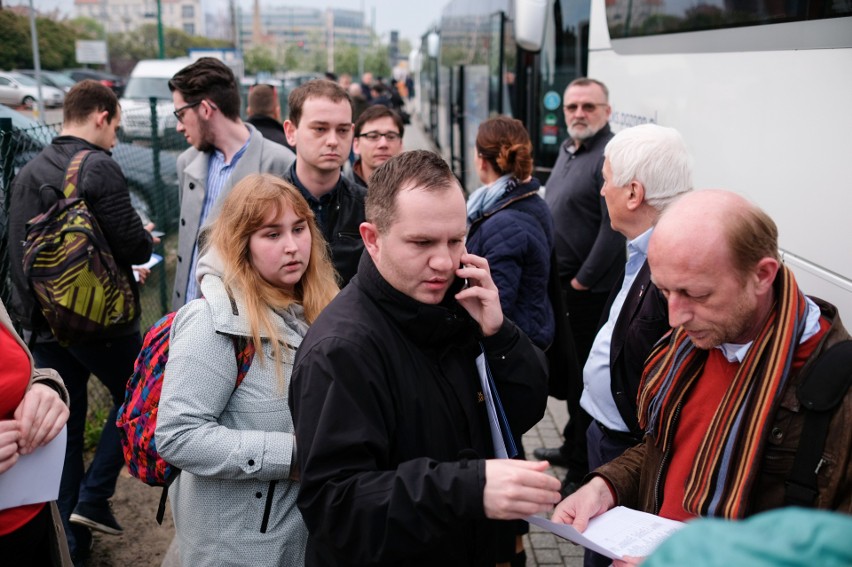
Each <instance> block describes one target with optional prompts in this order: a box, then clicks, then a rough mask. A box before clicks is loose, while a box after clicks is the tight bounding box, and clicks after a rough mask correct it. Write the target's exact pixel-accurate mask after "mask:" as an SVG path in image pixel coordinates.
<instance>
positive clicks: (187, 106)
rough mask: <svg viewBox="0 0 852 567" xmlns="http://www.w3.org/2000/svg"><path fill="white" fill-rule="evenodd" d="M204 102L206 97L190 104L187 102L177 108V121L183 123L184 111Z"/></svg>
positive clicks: (175, 113)
mask: <svg viewBox="0 0 852 567" xmlns="http://www.w3.org/2000/svg"><path fill="white" fill-rule="evenodd" d="M202 102H204V99H201V100H196V101H195V102H190V103H189V104H185V105H183V106H181V107H180V108H178V109H177V110H175V111H174V115H175V118H177V121H178V122H180V123H181V124H183V113H184V112H186V111H187V110H189V109H190V108H195V107H196V106H198V105H199V104H201V103H202Z"/></svg>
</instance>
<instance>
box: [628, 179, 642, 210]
mask: <svg viewBox="0 0 852 567" xmlns="http://www.w3.org/2000/svg"><path fill="white" fill-rule="evenodd" d="M644 202H645V186H644V185H642V183H640V182H639V181H636V180H633V181H631V182H630V197H629V198H628V199H627V208H628V209H629V210H631V211H635V210H636V209H638V208H639V206H640V205H641V204H642V203H644Z"/></svg>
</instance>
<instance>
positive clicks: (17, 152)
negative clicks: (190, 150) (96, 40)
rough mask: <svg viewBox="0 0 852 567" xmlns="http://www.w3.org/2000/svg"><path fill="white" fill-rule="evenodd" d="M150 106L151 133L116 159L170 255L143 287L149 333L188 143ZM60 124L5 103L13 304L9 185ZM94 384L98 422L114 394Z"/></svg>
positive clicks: (166, 306) (3, 188)
mask: <svg viewBox="0 0 852 567" xmlns="http://www.w3.org/2000/svg"><path fill="white" fill-rule="evenodd" d="M145 110H147V112H146V113H144V114H145V120H147V121H148V124H149V135H147V136H137V137H135V139H131V138H129V137H128V136H126V135H124V133H123V132H122V133H120V136H119V139H120V141H119V143H118V144H117V145H116V147H115V148H114V149H113V158H114V159H115V161H116V162H118V164H119V165H120V166H121V169H122V171H123V172H124V176H125V178H126V179H127V187H128V190H129V191H130V198H131V202H132V203H133V206H134V208H135V209H136V211H137V212H138V213H139V216H140V217H141V218H142V221H143V224H144V223H147V222H149V221H153V222H154V223H155V224H156V227H157V229H158V230H161V231H163V232H165V236H164V237H162V239H161V240H162V242H161V244H159V245H157V246H156V247H155V250H154V252H155V253H156V254H158V255H160V256H162V257H163V259H164V260H163V261H162V262H160V263H159V264H157V265H156V266H154V268H153V269H152V271H151V275H150V276H149V277H148V280H147V281H146V283H145V284H144V285H142V286H141V287H140V292H141V304H142V320H141V328H142V330H143V332H144V331H145V330H146V329H147V328H148V327H149V326H150V325H151V324H152V323H154V322H155V321H156V320H157V319H159V318H160V317H161V316H162V315H163V314H165V313H167V312H168V311H169V310H170V304H171V302H170V298H171V288H172V283H173V281H174V269H175V257H176V250H177V225H178V217H179V214H180V205H179V194H178V185H177V167H176V160H177V156H178V155H180V152H182V151H183V150H184V149H186V147H187V145H186V142H185V141H184V139H183V136H179V135H174V134H175V132H174V127H173V125H172V127H171V132H163V131H162V129H160V128H158V127H155V126H154V125H155V124H158V122H160V119H159V118H158V117H157V111H158V108H157V107H156V105H152V106H151V108H150V109H145ZM169 115H171V112H169ZM136 118H137V119H138V118H139V117H136ZM137 123H138V120H137ZM60 129H61V124H50V125H45V124H40V123H37V122H35V121H33V120H31V119H30V118H29V117H27V116H25V115H23V114H20V113H17V112H15V111H12V110H10V109H8V108H6V107H3V106H2V105H0V298H2V300H3V302H4V303H7V305H8V301H9V298H10V294H11V291H10V290H11V281H10V273H9V269H10V261H9V248H10V246H15V245H20V243H14V242H9V235H8V221H9V215H10V214H11V215H14V214H15V209H14V204H12V207H11V209H10V202H9V200H10V194H9V188H10V185H11V182H12V180H13V179H14V176H15V175H16V174H17V173H18V172H19V171H20V169H21V168H22V167H23V166H24V165H26V164H27V163H28V162H29V161H30V160H32V159H33V158H34V157H35V156H36V155H38V153H39V152H40V151H41V150H42V149H43V148H44V147H45V146H47V145H48V144H50V141H51V140H52V139H53V137H54V136H56V135H57V134H58V133H59V131H60ZM84 167H85V166H84ZM90 384H91V385H92V387H91V388H90V404H89V408H90V417H92V420H93V421H94V422H97V421H98V420H101V424H102V419H103V418H104V417H105V415H106V413H105V411H104V408H108V407H109V404H110V402H109V395H108V393H107V391H106V389H105V388H103V387H102V386H101V385H100V383H99V382H98V381H97V380H92V381H90ZM93 425H94V429H95V432H94V433H93V434H92V435H91V438H92V439H93V440H94V441H96V440H97V437H98V434H99V429H100V428H99V427H98V426H97V423H93ZM89 438H90V435H89V434H87V439H89Z"/></svg>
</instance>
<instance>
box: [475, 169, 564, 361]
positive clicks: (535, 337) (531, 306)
mask: <svg viewBox="0 0 852 567" xmlns="http://www.w3.org/2000/svg"><path fill="white" fill-rule="evenodd" d="M539 187H540V185H539V182H538V180H537V179H535V178H533V179H531V180H530V181H529V182H527V183H521V184H517V185H515V186H514V187H513V188H511V189H510V190H509V191H508V192H507V193H506V195H505V196H503V197H502V198H501V199H500V200H499V201H497V203H495V204H494V206H492V207H491V208H489V209H488V210H487V211H485V212H484V213H483V214H482V216H480V217H478V218H475V219H473V220H472V222H471V225H470V229H469V231H468V236H467V250H468V252H470V253H471V254H476V255H477V256H483V257H484V258H487V259H488V264H489V266H490V267H491V277H492V278H493V279H494V283H495V284H496V285H497V289H498V290H499V291H500V305H501V306H502V308H503V314H504V315H505V316H506V317H508V318H509V319H511V320H512V321H513V322H514V323H515V324H516V325H517V326H518V327H520V328H521V330H522V331H524V332H525V333H526V334H527V336H528V337H529V338H530V339H531V340H532V341H533V343H535V345H536V346H537V347H539V348H547V347H548V346H549V345H550V343H551V342H552V341H553V334H554V332H555V323H554V319H553V307H552V306H551V304H550V300H549V299H548V296H547V280H548V278H549V277H550V251H551V249H552V248H553V219H552V217H551V216H550V209H549V208H548V207H547V204H546V203H545V202H544V199H542V198H541V197H540V196H539V195H538V190H539Z"/></svg>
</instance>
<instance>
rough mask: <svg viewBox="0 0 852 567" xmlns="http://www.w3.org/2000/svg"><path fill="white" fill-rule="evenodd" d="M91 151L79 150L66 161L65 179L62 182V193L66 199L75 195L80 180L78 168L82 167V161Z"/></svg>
mask: <svg viewBox="0 0 852 567" xmlns="http://www.w3.org/2000/svg"><path fill="white" fill-rule="evenodd" d="M90 153H92V150H80V151H79V152H77V153H76V154H74V156H73V157H72V158H71V161H69V162H68V167H66V168H65V181H64V182H63V184H62V193H63V194H64V195H65V198H66V199H73V198H74V197H77V196H78V195H77V186H78V184H79V182H80V170H82V169H83V162H84V161H85V160H86V157H88V155H89V154H90Z"/></svg>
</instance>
